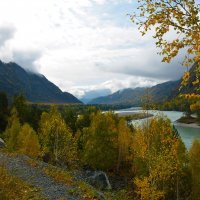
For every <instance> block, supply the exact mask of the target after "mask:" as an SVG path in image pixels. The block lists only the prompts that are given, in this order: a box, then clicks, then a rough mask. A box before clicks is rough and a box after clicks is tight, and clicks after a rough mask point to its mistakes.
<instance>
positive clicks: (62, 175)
mask: <svg viewBox="0 0 200 200" xmlns="http://www.w3.org/2000/svg"><path fill="white" fill-rule="evenodd" d="M43 171H44V173H45V174H47V175H48V176H50V177H52V178H53V179H54V180H55V181H56V182H59V183H63V184H66V185H73V182H74V181H73V178H72V176H71V175H70V173H68V172H66V171H64V170H62V169H58V168H56V167H54V166H50V165H49V166H48V167H45V168H44V169H43Z"/></svg>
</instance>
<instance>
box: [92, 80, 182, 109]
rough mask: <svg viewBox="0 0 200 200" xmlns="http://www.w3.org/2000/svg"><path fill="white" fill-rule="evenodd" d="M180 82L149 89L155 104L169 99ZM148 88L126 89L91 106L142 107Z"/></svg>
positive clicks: (96, 100)
mask: <svg viewBox="0 0 200 200" xmlns="http://www.w3.org/2000/svg"><path fill="white" fill-rule="evenodd" d="M178 84H179V81H168V82H165V83H161V84H158V85H156V86H153V87H151V88H149V94H151V96H152V98H153V101H154V102H160V101H164V100H166V99H168V97H169V96H170V95H171V93H172V92H173V91H174V90H175V88H177V85H178ZM146 89H147V88H135V89H131V88H128V89H124V90H121V91H117V92H115V93H113V94H111V95H108V96H104V97H99V98H96V99H93V100H92V101H90V102H89V104H118V105H131V106H140V105H141V98H142V96H144V94H145V92H146Z"/></svg>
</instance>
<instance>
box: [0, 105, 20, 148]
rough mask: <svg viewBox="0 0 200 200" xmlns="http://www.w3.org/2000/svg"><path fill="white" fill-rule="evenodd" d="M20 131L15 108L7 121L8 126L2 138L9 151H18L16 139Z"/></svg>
mask: <svg viewBox="0 0 200 200" xmlns="http://www.w3.org/2000/svg"><path fill="white" fill-rule="evenodd" d="M20 130H21V124H20V122H19V118H18V114H17V111H16V109H15V108H13V109H12V111H11V116H10V118H9V119H8V126H7V128H6V130H5V133H4V137H5V141H6V145H7V148H8V150H9V151H17V150H18V147H19V146H18V137H19V132H20Z"/></svg>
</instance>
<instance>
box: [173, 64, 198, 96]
mask: <svg viewBox="0 0 200 200" xmlns="http://www.w3.org/2000/svg"><path fill="white" fill-rule="evenodd" d="M196 69H197V63H194V65H193V66H192V67H191V68H190V79H189V82H188V84H187V86H185V87H181V82H182V80H181V79H180V80H179V82H178V84H177V87H176V88H175V89H174V91H173V92H172V94H171V96H170V98H171V99H172V98H174V97H176V96H178V95H179V94H188V93H195V94H200V90H197V88H200V83H198V84H195V85H194V84H193V82H194V81H195V80H196V73H195V70H196Z"/></svg>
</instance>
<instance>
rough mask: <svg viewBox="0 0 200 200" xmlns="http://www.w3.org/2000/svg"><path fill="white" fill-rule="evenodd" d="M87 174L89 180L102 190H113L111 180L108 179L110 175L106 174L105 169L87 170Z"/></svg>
mask: <svg viewBox="0 0 200 200" xmlns="http://www.w3.org/2000/svg"><path fill="white" fill-rule="evenodd" d="M87 176H88V178H87V179H88V182H89V183H90V184H91V185H92V186H94V187H96V188H98V189H100V190H111V189H112V187H111V185H110V181H109V179H108V176H107V175H106V173H105V172H103V171H95V172H91V171H88V172H87Z"/></svg>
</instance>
